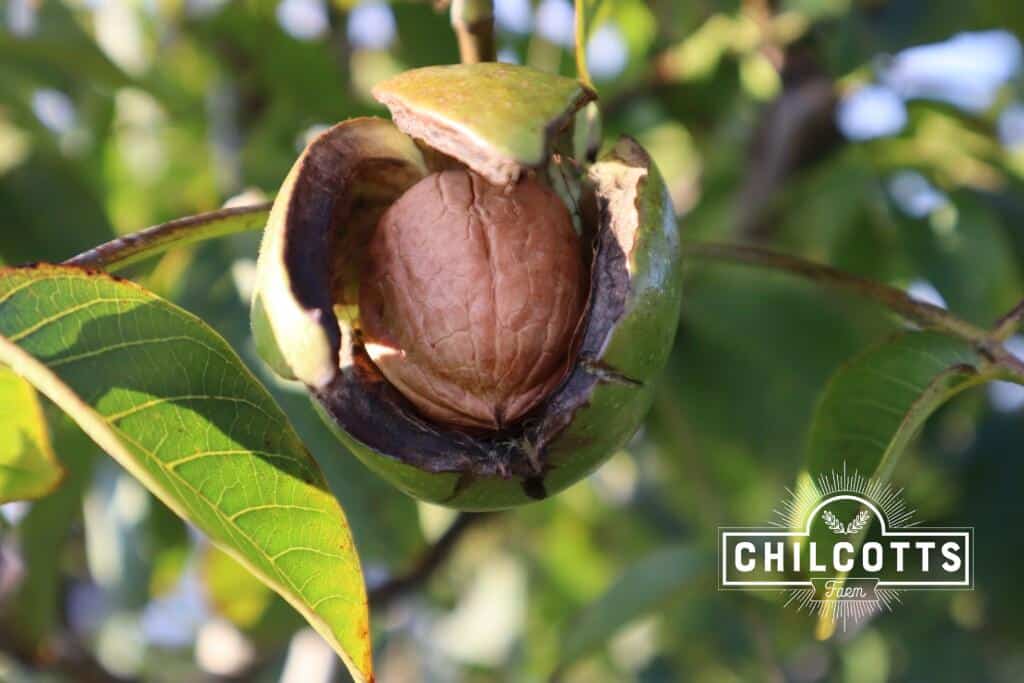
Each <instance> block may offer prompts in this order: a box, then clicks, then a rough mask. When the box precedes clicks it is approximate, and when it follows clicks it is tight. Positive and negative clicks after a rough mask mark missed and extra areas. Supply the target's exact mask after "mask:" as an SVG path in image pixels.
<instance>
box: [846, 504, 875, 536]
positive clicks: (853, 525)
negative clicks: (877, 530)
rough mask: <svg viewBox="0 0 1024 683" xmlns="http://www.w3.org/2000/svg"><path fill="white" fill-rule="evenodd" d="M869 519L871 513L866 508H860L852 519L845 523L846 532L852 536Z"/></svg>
mask: <svg viewBox="0 0 1024 683" xmlns="http://www.w3.org/2000/svg"><path fill="white" fill-rule="evenodd" d="M870 521H871V513H870V512H868V511H867V510H861V511H860V512H858V513H857V516H856V517H854V518H853V521H852V522H850V523H849V524H847V525H846V533H847V534H848V535H850V536H852V535H853V534H856V533H858V532H859V531H860V530H861V529H863V528H864V527H866V526H867V525H868V522H870Z"/></svg>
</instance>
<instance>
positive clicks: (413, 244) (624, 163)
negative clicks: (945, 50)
mask: <svg viewBox="0 0 1024 683" xmlns="http://www.w3.org/2000/svg"><path fill="white" fill-rule="evenodd" d="M374 96H375V97H377V99H378V100H380V101H381V102H383V103H384V104H385V105H386V106H387V107H388V109H389V110H390V111H391V114H392V117H393V121H389V120H386V119H382V118H358V119H351V120H348V121H343V122H342V123H339V124H337V125H335V126H334V127H332V128H330V129H329V130H327V131H325V132H324V133H322V134H321V135H320V136H318V137H317V138H316V139H314V140H313V141H311V142H310V143H309V145H308V146H307V147H306V149H305V150H304V151H303V153H302V155H301V156H300V157H299V159H298V160H297V161H296V162H295V164H294V166H293V167H292V170H291V172H290V173H289V174H288V177H287V178H286V179H285V181H284V183H283V185H282V187H281V189H280V191H279V192H278V194H277V198H276V199H275V201H274V206H273V209H272V210H271V214H270V218H269V221H268V223H267V229H266V231H265V233H264V238H263V245H262V247H261V249H260V258H259V262H258V265H257V286H256V290H255V294H254V297H253V306H252V323H253V333H254V338H255V341H256V346H257V349H258V350H259V352H260V355H261V356H262V357H263V358H264V360H266V361H267V363H268V364H269V365H270V366H271V367H272V368H273V369H274V370H275V371H276V372H277V373H278V374H279V375H281V376H282V377H285V378H289V379H295V380H299V381H301V382H302V383H303V384H305V385H306V387H307V388H308V390H309V393H310V394H311V396H312V397H313V399H314V401H313V405H314V406H315V407H316V408H317V410H318V411H319V412H320V413H321V415H322V416H323V417H324V419H325V421H326V423H327V424H328V425H329V426H330V427H331V428H332V429H333V430H334V432H335V434H336V435H337V436H338V438H339V440H340V441H341V442H342V443H343V444H344V445H345V446H346V449H347V450H346V451H345V452H344V454H343V455H344V457H347V455H348V453H351V454H354V455H355V456H356V457H358V458H359V459H360V460H361V461H362V462H363V463H365V464H366V465H367V466H368V467H369V468H371V469H372V470H373V471H375V472H376V473H378V474H380V475H381V476H383V477H384V478H386V479H387V480H388V481H390V482H392V483H393V484H395V485H396V486H398V487H399V488H401V489H402V490H404V491H406V492H407V493H409V494H410V495H412V496H415V497H418V498H421V499H424V500H428V501H432V502H435V503H441V504H444V505H450V506H452V507H458V508H462V509H494V508H502V507H510V506H513V505H519V504H522V503H525V502H529V501H531V500H537V499H541V498H544V497H546V496H549V495H551V494H553V493H555V492H557V491H560V490H562V489H564V488H566V487H567V486H569V485H571V484H573V483H574V482H576V481H579V479H580V478H582V477H584V476H585V475H587V474H588V473H589V472H591V471H593V470H594V469H595V468H596V467H598V466H599V465H600V464H601V463H602V462H604V461H605V460H606V459H607V458H608V457H609V456H610V455H611V453H613V452H615V450H617V449H619V448H622V447H623V446H624V445H625V444H626V443H627V442H628V440H629V439H630V437H631V436H632V435H633V434H634V433H635V432H636V430H637V428H638V427H639V425H640V424H641V422H642V420H643V418H644V416H645V414H646V413H647V410H648V408H649V407H650V404H651V401H652V398H653V395H654V388H655V384H656V381H657V380H658V379H659V378H660V376H661V375H662V374H664V369H665V365H666V361H667V359H668V354H669V350H670V349H671V347H672V343H673V338H674V336H675V331H676V328H677V327H678V320H679V305H680V300H681V273H680V260H681V254H680V243H679V231H678V226H677V224H676V220H675V212H674V210H673V209H672V205H671V202H670V201H669V198H668V191H667V189H666V187H665V183H664V181H663V180H662V178H661V176H660V174H659V173H658V170H657V168H656V167H655V165H654V164H653V162H652V161H651V158H650V156H649V155H648V154H647V152H646V151H645V150H644V149H643V147H641V146H640V145H639V144H638V143H637V142H636V141H634V140H632V139H630V138H628V137H623V138H620V139H619V140H618V141H617V142H615V143H614V144H613V145H612V146H610V147H609V148H608V150H607V151H606V152H605V153H604V154H603V155H602V156H601V157H600V158H595V157H596V150H595V149H594V147H595V146H596V145H595V142H596V141H597V136H595V134H594V131H595V127H594V126H593V125H591V124H593V123H594V122H595V121H596V117H595V111H596V110H595V109H594V108H593V106H591V105H593V100H594V98H595V95H594V93H593V92H592V91H590V90H589V89H588V88H586V87H585V86H582V85H581V84H579V83H577V82H576V81H572V80H570V79H566V78H562V77H560V76H555V75H553V74H548V73H542V72H540V71H537V70H534V69H531V68H528V67H523V66H515V65H510V64H496V63H482V64H472V65H455V66H444V67H427V68H424V69H415V70H412V71H408V72H405V73H403V74H400V75H398V76H395V77H394V78H392V79H389V80H387V81H385V82H383V83H381V84H379V85H378V86H377V87H376V88H375V89H374ZM584 107H587V108H586V109H584ZM588 126H589V127H588Z"/></svg>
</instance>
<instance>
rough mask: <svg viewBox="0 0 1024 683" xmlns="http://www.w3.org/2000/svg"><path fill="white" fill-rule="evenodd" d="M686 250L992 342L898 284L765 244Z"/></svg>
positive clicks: (972, 340)
mask: <svg viewBox="0 0 1024 683" xmlns="http://www.w3.org/2000/svg"><path fill="white" fill-rule="evenodd" d="M685 252H686V253H687V254H688V255H689V256H691V257H697V258H703V259H707V260H714V261H728V262H732V263H739V264H744V265H751V266H757V267H761V268H771V269H774V270H780V271H783V272H787V273H791V274H794V275H799V276H801V277H804V278H806V279H808V280H810V281H812V282H817V283H819V284H823V285H827V286H829V287H832V288H834V289H839V290H842V291H844V292H848V293H850V294H855V295H856V296H859V297H861V298H865V299H870V300H871V301H874V302H876V303H880V304H882V305H883V306H885V307H886V308H888V309H889V310H891V311H893V312H894V313H896V314H897V315H899V316H901V317H902V318H904V319H905V320H908V321H910V322H913V323H916V324H918V325H921V326H922V327H929V328H932V329H936V330H940V331H942V332H946V333H947V334H950V335H952V336H955V337H959V338H961V339H964V340H965V341H968V342H970V343H971V344H975V345H978V346H984V345H986V344H987V343H988V333H987V332H986V331H985V330H982V329H981V328H979V327H975V326H974V325H972V324H970V323H969V322H967V321H965V320H961V319H960V318H958V317H956V316H955V315H953V314H952V313H950V312H949V311H947V310H946V309H944V308H939V307H938V306H933V305H932V304H929V303H925V302H923V301H918V300H916V299H914V298H912V297H910V296H909V295H907V294H906V293H905V292H903V291H902V290H899V289H896V288H895V287H890V286H888V285H884V284H882V283H880V282H874V281H872V280H868V279H866V278H862V277H860V276H858V275H853V274H852V273H846V272H844V271H841V270H839V269H837V268H833V267H832V266H826V265H822V264H818V263H812V262H810V261H805V260H803V259H800V258H797V257H795V256H789V255H787V254H780V253H778V252H774V251H771V250H769V249H764V248H761V247H751V246H744V245H738V244H712V243H700V244H696V243H690V244H688V245H686V247H685Z"/></svg>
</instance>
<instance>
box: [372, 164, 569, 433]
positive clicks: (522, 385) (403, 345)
mask: <svg viewBox="0 0 1024 683" xmlns="http://www.w3.org/2000/svg"><path fill="white" fill-rule="evenodd" d="M361 281H362V283H363V284H362V286H361V288H360V295H359V309H360V320H361V321H362V335H363V337H362V338H363V342H364V344H365V346H366V350H367V352H368V353H369V355H370V357H371V358H372V359H373V361H374V363H375V364H376V365H377V367H378V368H380V370H381V372H382V373H383V374H384V376H385V377H387V379H388V380H389V381H390V382H391V383H392V384H393V385H394V386H395V387H396V388H398V390H399V391H401V392H402V394H404V395H405V397H406V398H408V399H409V401H410V402H411V403H412V404H413V405H415V406H416V408H417V409H418V410H419V411H420V412H421V413H423V414H424V415H425V416H426V417H428V418H430V419H432V420H439V421H442V422H445V423H448V424H452V425H455V426H460V427H468V428H479V429H490V430H497V429H501V428H502V427H503V426H504V425H506V424H508V423H511V422H514V421H516V420H518V419H519V418H521V417H522V416H523V415H524V414H525V413H526V412H527V411H529V410H530V409H531V408H533V407H534V406H535V405H536V404H537V403H538V402H540V400H542V399H543V398H544V397H545V396H547V395H548V394H549V393H551V391H552V390H554V388H555V387H556V386H557V385H558V384H559V383H560V382H561V381H562V379H564V377H565V375H566V373H567V371H568V368H569V363H570V357H571V353H570V352H571V347H572V340H573V335H574V333H575V331H576V328H577V326H578V323H579V320H580V317H581V315H582V312H583V308H584V305H585V302H586V291H587V285H586V282H585V274H584V266H583V260H582V256H581V253H580V240H579V238H578V237H577V235H576V233H575V231H574V230H573V226H572V221H571V219H570V217H569V212H568V210H567V209H566V207H565V205H564V204H563V203H562V201H561V200H560V199H559V198H558V196H557V195H556V194H555V193H554V192H552V191H551V190H550V189H548V188H547V187H546V186H544V185H542V184H541V183H539V182H537V181H536V180H533V179H524V180H522V181H520V182H519V183H517V184H515V185H512V186H509V187H499V186H496V185H492V184H490V183H488V182H487V181H486V180H485V179H484V178H483V177H482V176H479V175H477V174H475V173H473V172H472V171H467V170H461V169H460V170H447V171H443V172H441V173H434V174H431V175H429V176H427V177H426V178H424V179H423V180H421V181H420V182H419V183H417V184H416V185H414V186H413V187H412V188H410V189H409V190H408V191H407V192H406V193H405V194H403V195H402V196H401V197H400V198H399V199H398V201H396V202H395V203H394V204H392V205H391V207H390V208H389V209H388V210H387V212H386V213H385V214H384V216H383V217H382V218H381V220H380V222H379V223H378V225H377V229H376V232H375V233H374V236H373V238H372V240H371V242H370V245H369V250H368V259H367V267H366V270H365V272H364V275H363V277H362V278H361Z"/></svg>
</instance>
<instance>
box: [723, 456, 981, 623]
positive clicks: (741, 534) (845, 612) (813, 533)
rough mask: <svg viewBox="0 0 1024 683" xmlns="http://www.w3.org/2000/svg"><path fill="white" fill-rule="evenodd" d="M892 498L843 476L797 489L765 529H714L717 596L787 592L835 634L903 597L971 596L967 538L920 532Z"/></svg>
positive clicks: (969, 533)
mask: <svg viewBox="0 0 1024 683" xmlns="http://www.w3.org/2000/svg"><path fill="white" fill-rule="evenodd" d="M901 493H902V492H901V491H897V490H895V489H893V487H892V486H890V485H888V484H883V483H882V482H880V481H878V480H875V479H867V478H865V477H863V476H862V475H860V474H858V473H853V474H847V472H846V468H845V466H844V468H843V471H842V472H841V473H840V472H834V471H833V472H830V473H828V474H823V475H821V476H819V477H818V478H817V479H816V480H813V481H812V480H811V479H809V478H808V479H807V480H805V481H802V482H801V483H800V485H799V486H798V487H797V492H796V493H793V492H792V491H790V498H789V499H787V500H786V501H785V502H784V503H783V505H782V507H781V509H777V510H776V511H775V515H776V519H775V520H774V521H773V522H771V523H770V525H769V526H766V527H754V528H752V527H722V528H720V529H719V539H718V540H719V561H720V563H721V572H720V574H719V580H718V583H719V588H720V589H726V590H728V589H746V590H757V589H774V590H787V591H788V592H789V599H788V600H787V601H786V604H787V605H795V606H796V607H797V608H798V609H800V610H803V609H805V608H806V609H807V610H808V611H809V612H811V613H812V614H821V615H823V616H825V617H828V618H830V619H831V620H832V621H833V623H837V624H841V625H842V627H843V628H844V629H845V628H846V626H847V623H848V621H849V620H851V619H852V620H853V621H854V622H858V621H860V620H861V619H864V618H866V617H868V616H870V615H872V614H876V613H878V612H881V611H882V609H883V608H884V609H886V610H891V609H892V608H893V606H894V605H895V604H897V603H899V602H901V598H900V593H901V592H902V591H904V590H971V589H973V588H974V572H973V564H974V556H973V547H974V544H973V541H974V530H973V529H972V528H966V527H962V528H961V527H958V528H946V527H942V528H940V527H923V526H919V523H918V522H915V521H913V516H914V511H913V510H908V509H907V508H906V505H905V504H904V502H903V500H902V498H901Z"/></svg>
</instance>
